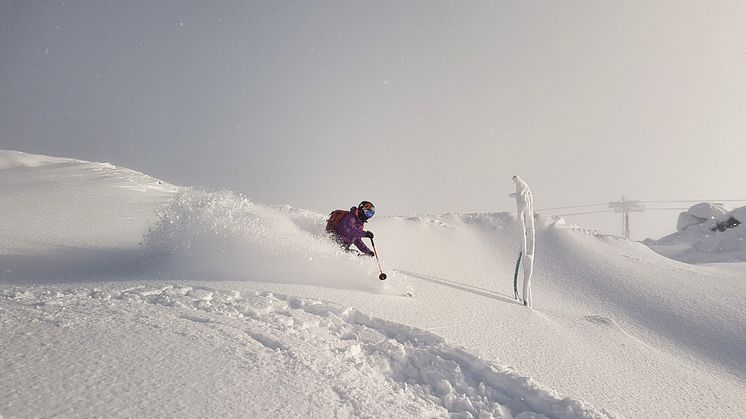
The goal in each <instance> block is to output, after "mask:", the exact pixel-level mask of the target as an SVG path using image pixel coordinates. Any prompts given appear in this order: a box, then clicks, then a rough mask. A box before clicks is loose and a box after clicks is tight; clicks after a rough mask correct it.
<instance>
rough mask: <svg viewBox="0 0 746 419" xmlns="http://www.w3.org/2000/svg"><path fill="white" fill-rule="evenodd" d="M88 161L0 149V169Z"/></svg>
mask: <svg viewBox="0 0 746 419" xmlns="http://www.w3.org/2000/svg"><path fill="white" fill-rule="evenodd" d="M75 163H90V162H85V161H81V160H75V159H68V158H63V157H51V156H42V155H38V154H29V153H23V152H20V151H14V150H0V170H7V169H14V168H16V167H41V166H47V165H51V164H75Z"/></svg>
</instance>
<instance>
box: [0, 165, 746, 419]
mask: <svg viewBox="0 0 746 419" xmlns="http://www.w3.org/2000/svg"><path fill="white" fill-rule="evenodd" d="M0 173H2V176H0V190H1V191H2V193H3V196H7V197H8V199H6V200H1V201H0V211H2V212H3V213H4V214H8V217H6V218H5V221H4V222H3V223H2V224H0V240H1V241H0V243H1V247H0V263H2V266H3V269H2V270H0V313H2V315H3V319H4V321H3V322H2V323H0V327H2V332H3V333H4V335H5V334H9V335H13V336H15V338H14V339H10V340H4V341H3V342H2V343H1V344H0V345H2V352H0V361H2V362H3V364H4V365H11V366H12V368H8V369H6V370H5V371H6V372H5V373H4V379H5V380H6V382H8V383H11V385H10V386H7V387H5V388H4V389H0V406H5V407H0V414H2V415H4V416H11V417H14V416H53V415H63V416H75V415H84V416H141V415H144V414H147V415H158V416H193V417H204V416H243V417H246V416H263V417H266V416H283V417H285V416H303V417H403V416H404V417H480V418H488V417H503V418H510V417H541V415H544V416H547V417H558V418H572V417H613V416H617V415H620V416H629V417H661V416H698V417H702V416H707V417H713V416H716V417H729V416H730V417H738V416H741V415H742V413H745V412H746V406H745V405H744V400H745V399H746V397H744V396H746V389H745V388H744V384H743V383H744V381H743V380H744V378H745V377H746V370H745V369H744V365H746V354H745V353H744V350H743V348H744V347H746V333H744V332H746V305H745V304H746V303H744V301H743V299H742V298H740V295H743V293H744V291H746V275H744V273H743V272H742V271H739V270H733V269H725V268H721V267H707V266H693V265H687V264H682V263H680V262H677V261H674V260H671V259H668V258H665V257H663V256H661V255H659V254H657V253H654V252H653V251H651V250H650V249H648V248H647V247H646V246H644V245H642V244H640V243H632V242H629V241H627V240H624V239H621V238H619V237H616V236H612V235H605V234H599V233H595V232H588V231H583V230H581V229H579V228H574V227H568V226H566V225H564V224H563V223H562V222H557V221H556V220H551V219H543V218H538V219H537V249H536V255H537V256H536V258H537V259H536V261H537V263H536V267H535V272H534V280H533V281H534V299H535V308H536V309H535V310H529V309H526V308H525V307H523V306H522V305H521V304H519V303H517V302H516V301H515V300H513V298H512V293H513V291H512V277H513V269H514V266H515V265H514V264H515V258H516V256H517V252H518V248H519V240H518V237H517V235H518V226H517V225H516V223H515V220H514V217H513V216H512V215H511V214H510V213H491V214H445V215H439V216H436V215H417V216H412V217H397V216H380V214H379V215H377V216H376V217H375V218H374V219H373V220H371V222H370V223H369V229H370V230H372V231H375V233H376V245H377V247H378V250H379V252H380V256H381V260H382V262H383V267H384V270H385V271H386V272H387V273H388V274H389V279H388V280H387V281H379V280H378V279H377V273H378V267H377V265H376V264H375V262H374V261H373V260H371V259H369V258H360V257H357V256H354V255H350V254H349V253H345V252H343V251H341V250H340V249H339V248H338V247H337V246H336V245H334V244H332V243H331V242H330V241H329V240H328V239H327V237H326V236H325V234H324V232H323V227H324V220H325V215H323V214H317V213H313V212H310V211H306V210H302V209H296V208H291V207H289V206H270V205H263V204H258V203H255V202H252V201H251V200H249V199H247V198H245V197H242V196H240V195H237V194H235V193H232V192H229V191H219V192H208V191H200V190H195V189H191V188H181V187H175V186H173V185H169V184H167V183H165V182H162V181H159V180H157V179H153V178H151V177H148V176H146V175H143V174H140V173H137V172H133V171H131V170H128V169H123V168H117V167H114V166H112V165H110V164H106V163H91V162H83V161H77V160H70V159H56V158H49V157H44V156H33V155H28V154H24V153H18V152H0ZM378 204H379V212H384V213H385V210H384V208H385V205H384V204H382V203H378ZM339 205H342V204H340V203H335V204H334V205H333V206H335V207H336V206H339ZM331 209H332V208H330V210H331ZM689 228H691V227H689ZM406 292H413V293H414V297H413V298H409V297H404V296H402V294H404V293H406ZM80 348H87V349H88V351H81V350H79V349H80ZM163 365H167V366H168V367H167V368H164V367H162V366H163ZM40 377H41V379H42V380H43V381H45V382H48V383H50V386H49V387H48V388H47V387H44V388H39V387H38V386H36V384H35V383H37V382H38V381H39V379H40ZM55 385H58V386H62V388H63V391H62V392H58V391H56V390H53V389H56V388H57V387H55ZM93 388H95V391H93V390H91V389H93ZM30 389H34V391H30ZM672 389H675V390H672ZM101 400H104V401H105V402H100V401H101ZM163 400H172V401H173V402H172V403H166V404H164V403H162V402H161V403H159V401H163ZM154 406H158V407H157V408H154ZM153 409H156V410H153Z"/></svg>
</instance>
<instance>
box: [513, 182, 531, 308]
mask: <svg viewBox="0 0 746 419" xmlns="http://www.w3.org/2000/svg"><path fill="white" fill-rule="evenodd" d="M513 182H514V183H515V193H512V194H510V196H512V197H515V203H516V206H517V209H518V224H519V225H520V227H521V228H520V230H521V245H522V248H521V253H522V254H523V305H525V306H528V307H533V301H532V298H531V274H532V273H533V270H534V248H535V239H536V229H535V226H534V198H533V196H532V195H531V189H530V188H529V187H528V184H527V183H526V182H525V181H524V180H523V179H521V178H520V177H519V176H518V175H515V176H513Z"/></svg>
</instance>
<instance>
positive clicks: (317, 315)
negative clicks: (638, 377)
mask: <svg viewBox="0 0 746 419" xmlns="http://www.w3.org/2000/svg"><path fill="white" fill-rule="evenodd" d="M0 308H2V309H3V311H4V312H6V313H7V314H6V317H8V318H10V319H13V320H14V321H15V320H18V319H20V318H23V317H28V318H31V319H35V321H36V322H37V323H41V324H46V325H49V326H51V327H52V328H53V329H57V330H62V331H64V333H66V334H69V335H74V336H75V335H81V334H86V335H87V336H89V341H88V342H87V345H86V346H87V347H89V348H91V352H88V351H79V352H80V353H78V354H77V355H75V356H73V357H72V358H73V359H72V360H68V362H75V363H76V364H75V365H74V366H72V367H73V368H72V370H75V371H76V374H75V375H73V376H71V377H68V378H67V379H68V382H67V383H66V385H67V386H70V387H71V388H73V389H76V390H75V393H74V394H71V393H69V392H66V393H60V392H58V391H56V389H55V388H53V387H50V386H44V387H40V388H38V391H35V392H14V391H11V392H10V394H9V395H8V394H6V395H5V396H4V397H2V398H3V402H4V403H3V405H4V406H12V407H13V409H12V410H8V411H7V412H9V413H12V414H18V415H22V416H29V415H30V416H36V415H42V416H45V415H47V414H49V415H57V414H61V415H66V414H71V413H73V412H74V413H75V414H76V415H82V416H89V415H90V416H98V415H105V414H106V413H107V412H110V411H111V410H106V409H113V410H114V411H119V409H125V410H122V411H127V412H129V413H130V414H133V415H136V416H137V415H141V414H148V415H152V414H174V413H177V411H170V412H158V411H157V410H156V411H153V410H151V409H153V406H151V405H149V404H148V401H149V400H148V399H153V398H154V397H155V395H156V394H158V392H155V391H154V392H153V393H152V394H148V392H144V394H140V393H142V391H140V392H136V391H134V390H135V389H132V388H129V387H128V386H144V387H145V389H148V388H150V387H151V386H156V385H157V383H156V382H154V381H153V377H152V376H151V375H149V374H146V373H145V372H144V371H140V370H137V369H135V370H134V371H132V372H133V373H134V374H135V377H129V380H128V381H127V383H128V384H124V385H123V384H122V383H117V382H116V379H115V377H116V374H111V375H107V374H104V375H102V374H100V372H101V371H102V370H104V371H107V370H109V368H111V367H114V364H115V363H119V362H121V360H116V359H107V358H105V357H104V358H98V357H99V356H100V354H98V353H96V351H97V348H101V347H104V346H106V345H105V343H102V342H99V340H101V339H104V338H105V336H106V334H105V333H103V334H102V333H101V332H102V331H103V330H102V329H105V327H108V325H107V326H104V327H102V326H100V325H99V326H97V325H96V324H95V322H93V321H92V320H93V319H91V317H92V316H99V317H100V316H106V313H107V312H108V313H110V314H109V315H114V314H116V313H119V315H120V316H122V313H124V317H125V319H122V326H121V327H123V328H125V330H126V329H127V328H128V327H132V326H131V325H130V323H129V321H130V320H131V319H133V318H137V317H139V316H146V315H150V316H153V315H154V314H157V316H158V318H163V319H170V320H168V321H167V323H165V324H162V325H161V326H160V327H161V328H165V329H166V331H169V330H171V331H172V334H173V336H172V337H170V338H168V337H167V338H166V339H164V340H162V341H160V342H156V344H157V345H160V346H162V350H163V351H164V353H173V351H174V347H178V345H177V343H178V342H175V341H176V340H179V339H181V338H180V336H186V337H187V338H189V339H194V338H197V337H199V338H200V339H202V338H205V337H207V338H208V339H209V340H210V342H211V344H212V345H213V346H214V348H213V350H214V351H218V352H221V351H229V352H231V353H232V356H235V357H237V358H238V360H239V361H242V362H245V363H248V364H249V365H252V364H262V363H265V362H267V363H271V364H272V365H273V366H274V368H275V369H276V370H277V371H276V372H278V373H280V374H282V375H283V376H285V377H298V376H302V377H309V376H310V377H316V378H315V380H314V383H315V385H316V386H317V387H318V388H317V389H315V391H316V393H315V396H314V397H315V399H319V400H321V403H322V404H323V403H325V402H328V401H329V400H328V398H329V397H330V394H333V396H334V397H333V403H331V404H336V405H337V408H336V412H335V416H337V417H339V416H345V417H347V416H354V417H376V416H378V417H380V416H388V415H394V416H409V417H452V418H467V417H472V418H477V417H479V418H483V419H487V418H495V417H497V418H513V417H515V418H535V417H552V418H560V419H561V418H603V417H611V416H612V415H611V414H609V413H608V412H605V411H600V410H597V409H595V408H593V407H592V406H589V405H587V404H585V403H583V402H580V401H577V400H573V399H569V398H562V397H559V396H558V395H557V394H555V393H554V392H553V391H552V390H549V389H546V388H543V387H541V386H540V385H538V384H537V383H535V382H533V381H532V380H531V379H528V378H526V377H522V376H521V375H519V374H517V373H516V372H514V371H511V370H509V369H506V368H503V367H500V366H496V365H494V364H492V363H489V362H486V361H484V360H481V359H479V358H476V357H475V356H473V355H471V354H469V353H467V352H465V351H464V350H462V349H460V348H458V347H454V346H452V345H449V344H448V343H447V342H446V341H445V340H444V339H442V338H440V337H438V336H436V335H433V334H431V333H429V332H426V331H423V330H419V329H416V328H413V327H409V326H406V325H401V324H396V323H392V322H389V321H385V320H381V319H378V318H374V317H371V316H369V315H366V314H364V313H362V312H360V311H357V310H354V309H352V308H349V307H342V306H338V305H334V304H329V303H324V302H321V301H318V300H313V299H305V298H294V297H286V296H281V295H275V294H272V293H268V292H255V293H253V294H250V295H246V296H242V295H241V294H240V293H239V292H238V291H224V290H218V289H214V288H209V287H202V286H194V287H192V286H179V285H173V284H167V285H162V286H158V287H153V286H142V285H141V286H135V287H131V288H125V289H120V290H117V289H101V288H70V289H63V288H53V289H51V288H46V289H39V288H37V289H27V288H10V289H4V290H2V291H0ZM130 332H131V334H132V340H130V341H129V342H128V345H131V346H133V347H135V346H137V345H138V344H142V342H138V340H139V339H147V338H148V337H147V336H142V335H141V334H140V333H137V332H136V331H134V330H131V331H130ZM161 335H163V334H162V333H161ZM165 336H168V334H165ZM24 339H27V340H28V339H30V340H34V339H40V337H34V336H33V335H27V336H26V337H25V338H24ZM14 346H15V345H11V348H9V350H13V349H15V348H14ZM238 348H241V349H240V351H238V352H236V349H238ZM156 349H157V348H156ZM45 353H46V352H45V351H43V350H42V351H39V350H32V351H30V352H29V353H27V355H26V357H25V358H26V362H31V361H33V362H34V363H35V364H37V365H39V366H40V367H41V368H38V369H37V371H40V372H38V373H37V375H34V374H29V372H28V370H26V369H22V368H12V367H11V368H9V369H8V370H6V371H4V380H5V382H6V383H12V384H13V385H12V386H11V387H12V388H25V387H26V386H27V385H31V384H32V383H30V381H40V382H44V381H46V380H50V379H51V376H53V375H54V368H53V365H47V364H49V363H50V362H54V358H55V356H51V357H50V356H48V355H47V356H45V355H44V354H45ZM57 355H59V354H57ZM178 355H180V356H186V358H187V359H179V358H176V357H175V358H173V359H170V360H168V365H169V368H171V369H173V370H174V371H178V374H169V379H170V380H173V381H172V382H169V387H170V388H180V389H182V386H185V388H183V389H182V390H181V391H182V392H183V393H184V394H191V393H192V392H194V391H195V390H198V389H196V388H195V386H196V384H197V383H201V384H202V385H205V384H209V381H210V379H209V378H207V377H199V376H198V374H199V373H198V370H199V369H196V370H197V371H195V369H194V368H190V367H189V363H190V362H195V361H197V358H201V357H202V356H206V355H201V354H182V353H178ZM43 367H50V368H48V369H47V368H43ZM68 367H69V366H68ZM180 368H184V370H182V371H180ZM246 368H247V366H245V367H243V368H239V369H238V370H237V371H234V372H232V373H228V374H230V377H229V378H230V379H231V380H236V382H233V383H232V385H233V386H234V387H235V388H241V389H246V388H247V387H248V388H251V389H252V391H256V392H258V393H259V394H256V393H254V394H253V397H260V398H261V397H277V396H274V395H271V390H268V389H265V390H264V392H263V393H264V394H262V391H261V390H259V389H257V388H256V387H257V384H256V383H254V384H252V383H248V382H246V381H247V379H246V378H242V376H243V374H246V373H247V371H246ZM249 368H251V367H250V366H249ZM45 371H46V372H45ZM193 371H194V372H193ZM112 372H113V371H112ZM38 374H41V376H39V375H38ZM248 376H249V378H251V373H250V372H249V374H248ZM259 384H261V383H259ZM91 385H95V388H96V394H99V395H110V396H113V395H114V393H115V392H116V391H119V392H120V393H119V394H118V395H117V396H116V397H112V400H109V403H111V404H109V405H107V406H102V405H101V404H97V403H95V400H94V393H91V392H89V391H87V390H86V389H87V388H88V387H89V386H91ZM244 391H245V390H244ZM62 394H64V395H62ZM0 396H2V394H0ZM62 397H64V399H65V400H66V402H64V403H63V402H62V400H61V398H62ZM139 397H144V398H145V400H139V399H138V398H139ZM196 397H197V401H199V403H194V400H192V401H191V403H193V404H196V405H198V406H202V407H201V408H202V409H205V408H206V407H210V406H211V405H214V404H216V403H232V404H234V405H235V406H232V408H231V409H230V411H234V413H243V414H251V413H254V412H251V408H252V407H251V405H246V402H245V401H244V400H245V398H236V399H234V400H230V399H224V400H220V401H219V402H218V401H215V400H203V399H204V396H196ZM39 399H42V400H44V399H47V403H45V404H44V405H45V406H50V405H52V406H55V405H56V406H58V408H61V409H63V410H53V411H44V410H37V409H38V407H39V406H38V405H37V404H35V401H37V400H39ZM49 399H51V400H58V399H59V402H60V403H59V404H55V403H49ZM179 399H181V398H179ZM151 401H153V402H155V401H156V400H151ZM201 403H205V404H201ZM299 403H309V402H307V401H306V402H303V401H299ZM163 405H164V404H163V403H155V406H163ZM328 408H329V407H327V408H326V409H328ZM102 409H103V410H102ZM156 409H158V408H157V407H156ZM222 409H224V410H225V406H223V407H222ZM313 409H318V410H314V411H313V413H312V416H314V417H321V416H322V415H323V414H324V413H325V409H323V408H320V407H319V406H314V407H313ZM195 413H196V412H194V411H192V412H190V414H195ZM326 413H330V412H326Z"/></svg>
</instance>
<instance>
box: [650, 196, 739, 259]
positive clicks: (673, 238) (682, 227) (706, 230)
mask: <svg viewBox="0 0 746 419" xmlns="http://www.w3.org/2000/svg"><path fill="white" fill-rule="evenodd" d="M744 222H746V207H741V208H737V209H735V210H732V211H728V210H727V209H726V208H725V207H723V206H722V205H721V204H711V203H706V202H703V203H699V204H697V205H694V206H692V207H691V208H689V210H687V211H686V212H683V213H681V214H680V215H679V222H678V230H679V231H678V232H676V233H674V234H671V235H669V236H666V237H663V238H661V239H658V240H646V241H644V243H645V244H646V245H647V246H648V247H650V248H651V249H652V250H654V251H655V252H657V253H660V254H661V255H664V256H666V257H669V258H671V259H676V260H679V261H682V262H686V263H694V264H700V263H730V262H743V261H746V227H745V226H744V224H743V223H744Z"/></svg>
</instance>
